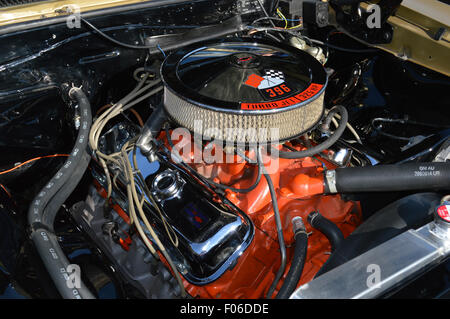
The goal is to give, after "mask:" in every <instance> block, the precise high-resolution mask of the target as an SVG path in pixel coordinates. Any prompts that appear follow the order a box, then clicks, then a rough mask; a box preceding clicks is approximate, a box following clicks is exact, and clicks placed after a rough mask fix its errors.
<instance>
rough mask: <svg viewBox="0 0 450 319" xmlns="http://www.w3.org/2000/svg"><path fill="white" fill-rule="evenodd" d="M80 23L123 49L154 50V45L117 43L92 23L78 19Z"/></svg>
mask: <svg viewBox="0 0 450 319" xmlns="http://www.w3.org/2000/svg"><path fill="white" fill-rule="evenodd" d="M80 21H81V22H83V23H85V24H86V25H87V26H88V27H89V28H91V29H92V30H94V31H95V32H97V33H98V34H99V35H101V36H102V37H104V38H105V39H107V40H108V41H111V42H113V43H115V44H117V45H118V46H121V47H125V48H128V49H136V50H147V49H154V48H155V46H154V45H134V44H128V43H124V42H121V41H118V40H116V39H114V38H112V37H110V36H109V35H107V34H106V33H104V32H103V31H101V30H100V29H98V28H97V27H96V26H94V25H93V24H92V23H90V22H89V21H87V20H86V19H84V18H82V17H80Z"/></svg>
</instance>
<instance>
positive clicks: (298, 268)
mask: <svg viewBox="0 0 450 319" xmlns="http://www.w3.org/2000/svg"><path fill="white" fill-rule="evenodd" d="M292 226H293V230H294V238H295V248H294V257H293V258H292V263H291V268H289V271H288V273H287V275H286V279H285V280H284V282H283V285H282V286H281V288H280V291H279V292H278V294H277V296H276V299H287V298H289V296H290V295H291V294H292V293H293V292H294V290H295V288H296V287H297V285H298V281H299V280H300V277H301V275H302V272H303V267H304V266H305V260H306V251H307V248H308V235H307V233H306V229H305V225H304V224H303V221H302V219H301V217H294V218H293V219H292Z"/></svg>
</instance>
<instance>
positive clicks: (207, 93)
mask: <svg viewBox="0 0 450 319" xmlns="http://www.w3.org/2000/svg"><path fill="white" fill-rule="evenodd" d="M161 73H162V78H163V82H164V86H165V87H164V106H165V108H166V111H167V112H168V114H169V116H170V117H171V118H172V119H173V120H174V121H175V122H177V123H178V124H179V125H181V126H183V127H185V128H187V129H189V130H191V131H193V132H195V133H198V134H202V135H203V137H206V138H208V139H215V140H220V141H227V142H228V141H230V142H234V143H238V144H253V143H265V142H277V141H284V140H288V139H291V138H293V137H296V136H298V135H300V134H302V133H304V132H305V131H308V130H310V129H311V128H312V127H313V126H314V125H315V124H316V123H317V122H318V121H319V120H320V118H321V117H322V114H323V95H324V90H325V86H326V82H327V76H326V73H325V70H324V68H323V67H322V65H321V64H320V63H319V62H318V61H317V60H316V59H314V58H313V57H312V56H311V55H309V54H308V53H306V52H303V51H301V50H298V49H295V48H292V47H290V46H284V45H279V44H273V43H271V42H265V41H261V40H254V41H253V40H252V41H251V42H246V41H244V40H239V39H236V40H227V41H223V42H219V43H218V42H215V43H207V44H203V45H197V46H191V47H188V48H184V49H182V50H179V51H177V52H175V53H173V54H171V55H169V56H168V57H167V58H166V60H165V61H164V63H163V65H162V68H161ZM273 129H275V130H273Z"/></svg>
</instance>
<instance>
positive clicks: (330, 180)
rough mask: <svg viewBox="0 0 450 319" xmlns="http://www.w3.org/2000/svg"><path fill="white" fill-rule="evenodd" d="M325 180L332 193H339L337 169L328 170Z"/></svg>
mask: <svg viewBox="0 0 450 319" xmlns="http://www.w3.org/2000/svg"><path fill="white" fill-rule="evenodd" d="M325 180H326V182H327V185H328V190H329V192H330V193H332V194H334V193H337V192H338V191H337V188H336V171H335V170H329V171H326V173H325Z"/></svg>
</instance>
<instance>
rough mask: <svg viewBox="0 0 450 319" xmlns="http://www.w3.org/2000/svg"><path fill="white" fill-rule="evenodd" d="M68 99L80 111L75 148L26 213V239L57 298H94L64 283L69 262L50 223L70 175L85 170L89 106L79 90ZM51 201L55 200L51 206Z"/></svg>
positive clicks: (67, 189)
mask: <svg viewBox="0 0 450 319" xmlns="http://www.w3.org/2000/svg"><path fill="white" fill-rule="evenodd" d="M69 96H70V97H71V98H73V99H75V100H76V101H77V102H78V107H79V110H80V128H79V130H78V135H77V138H76V140H75V145H74V147H73V149H72V152H71V154H70V156H69V157H68V158H67V160H66V162H65V163H64V165H63V166H62V167H61V168H60V169H59V170H58V172H57V173H56V174H55V175H54V176H53V177H52V178H51V179H50V181H49V182H48V183H47V184H46V185H45V186H44V188H43V189H42V190H41V191H40V192H39V193H38V195H37V196H36V197H35V198H34V199H33V201H32V203H31V205H30V208H29V210H28V223H29V225H30V229H31V234H30V237H31V239H32V241H33V242H34V244H35V246H36V249H37V251H38V253H39V255H40V256H41V258H42V261H43V263H44V265H45V267H46V269H47V271H48V273H49V275H50V277H51V278H52V280H53V282H54V284H55V286H56V288H57V289H58V291H59V293H60V294H61V296H62V297H63V298H67V299H83V298H94V296H93V295H92V293H91V292H90V290H89V289H88V288H87V287H86V285H84V283H83V282H82V281H81V279H80V280H79V281H77V282H78V283H79V286H78V285H74V286H73V285H71V284H70V282H69V281H68V279H69V280H70V278H71V277H70V274H68V273H67V267H68V266H69V261H68V260H67V258H66V256H65V255H64V252H63V251H62V249H61V247H60V245H59V243H58V240H57V238H56V235H55V234H54V232H53V222H54V217H55V216H56V212H55V211H54V210H56V211H57V210H58V209H59V206H58V205H59V203H60V202H61V201H62V200H63V197H64V196H65V195H66V194H70V192H71V191H70V188H72V190H73V189H74V188H75V186H76V184H77V183H78V182H77V183H75V179H74V180H73V181H70V179H71V178H72V177H73V176H74V174H75V175H77V176H78V175H80V174H81V176H82V175H83V173H84V170H85V169H86V166H87V165H86V161H87V145H88V136H89V130H90V128H91V123H92V114H91V105H90V103H89V100H88V98H87V97H86V95H85V94H84V93H83V91H82V90H81V89H78V88H72V89H71V90H70V92H69ZM78 181H79V180H78ZM60 192H61V193H60ZM53 200H55V202H54V204H53V202H52V201H53ZM47 207H49V208H50V209H51V210H50V209H49V210H47V214H46V216H45V218H44V211H45V210H46V209H47ZM78 275H79V274H78ZM77 282H75V284H76V283H77Z"/></svg>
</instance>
